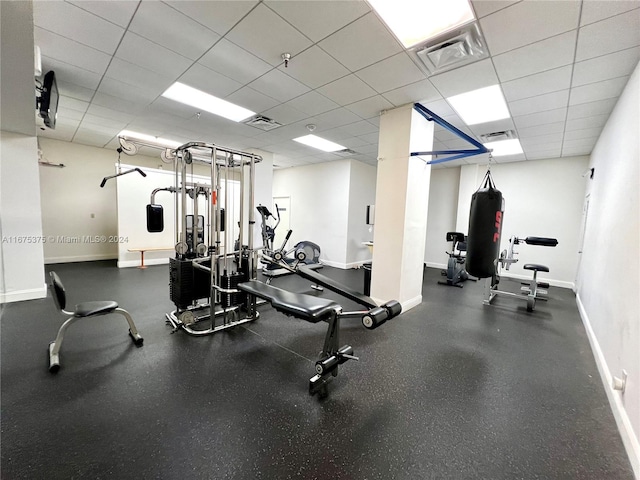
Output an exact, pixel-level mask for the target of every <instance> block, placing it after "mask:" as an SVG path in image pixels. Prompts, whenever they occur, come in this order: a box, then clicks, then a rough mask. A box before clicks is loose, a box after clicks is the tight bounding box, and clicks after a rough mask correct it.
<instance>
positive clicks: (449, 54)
mask: <svg viewBox="0 0 640 480" xmlns="http://www.w3.org/2000/svg"><path fill="white" fill-rule="evenodd" d="M416 54H417V55H418V58H419V59H420V60H421V61H422V63H423V64H424V66H425V67H427V70H428V72H429V75H434V74H436V73H442V72H445V71H447V70H451V69H453V68H458V67H461V66H463V65H467V64H469V63H473V62H476V61H478V60H481V59H483V58H487V57H488V56H489V50H488V49H487V45H486V43H485V41H484V38H482V35H481V34H480V29H479V28H478V25H477V24H476V23H470V24H467V25H465V26H463V27H460V28H457V29H455V30H453V31H451V32H448V33H446V34H444V35H441V36H440V37H438V38H436V39H434V40H431V41H429V42H428V43H426V44H425V45H423V46H422V47H420V50H418V51H417V52H416Z"/></svg>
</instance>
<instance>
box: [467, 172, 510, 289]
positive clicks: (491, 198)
mask: <svg viewBox="0 0 640 480" xmlns="http://www.w3.org/2000/svg"><path fill="white" fill-rule="evenodd" d="M503 213H504V199H503V198H502V193H501V192H500V190H497V189H496V186H495V184H494V183H493V178H491V171H490V170H487V173H486V174H485V176H484V179H483V180H482V183H481V184H480V188H479V189H478V191H476V192H475V193H474V194H473V196H472V197H471V211H470V213H469V234H468V240H467V259H466V266H465V268H466V270H467V272H468V273H469V274H471V275H473V276H474V277H478V278H486V277H492V276H493V275H494V274H495V273H496V259H497V258H498V254H499V251H500V234H501V233H502V219H503Z"/></svg>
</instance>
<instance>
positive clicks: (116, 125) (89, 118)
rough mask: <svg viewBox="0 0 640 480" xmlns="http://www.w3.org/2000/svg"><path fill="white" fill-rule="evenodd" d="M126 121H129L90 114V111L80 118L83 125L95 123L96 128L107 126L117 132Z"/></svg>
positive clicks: (122, 127)
mask: <svg viewBox="0 0 640 480" xmlns="http://www.w3.org/2000/svg"><path fill="white" fill-rule="evenodd" d="M127 123H129V122H126V121H124V120H110V119H108V118H104V117H97V116H95V115H91V114H90V113H87V114H86V115H85V116H84V118H83V119H82V125H83V127H86V126H88V125H95V126H96V128H109V129H112V130H117V131H118V133H119V132H120V131H121V130H123V129H124V127H125V126H126V125H127Z"/></svg>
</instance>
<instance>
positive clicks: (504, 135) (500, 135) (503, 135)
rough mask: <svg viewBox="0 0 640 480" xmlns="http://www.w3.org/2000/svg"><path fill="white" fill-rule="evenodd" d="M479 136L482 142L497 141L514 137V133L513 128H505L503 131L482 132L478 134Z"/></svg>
mask: <svg viewBox="0 0 640 480" xmlns="http://www.w3.org/2000/svg"><path fill="white" fill-rule="evenodd" d="M480 138H481V139H482V143H489V142H499V141H501V140H509V139H512V138H516V133H515V132H514V131H513V130H505V131H504V132H493V133H484V134H481V135H480Z"/></svg>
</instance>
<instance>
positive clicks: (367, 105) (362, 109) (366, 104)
mask: <svg viewBox="0 0 640 480" xmlns="http://www.w3.org/2000/svg"><path fill="white" fill-rule="evenodd" d="M346 108H347V109H349V110H351V111H352V112H353V113H355V114H356V115H358V116H360V117H362V118H371V117H375V116H377V115H380V112H381V111H383V110H388V109H390V108H393V105H392V104H391V102H389V101H388V100H387V99H385V98H384V97H383V96H382V95H376V96H375V97H369V98H366V99H364V100H360V101H359V102H355V103H352V104H350V105H347V106H346Z"/></svg>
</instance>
